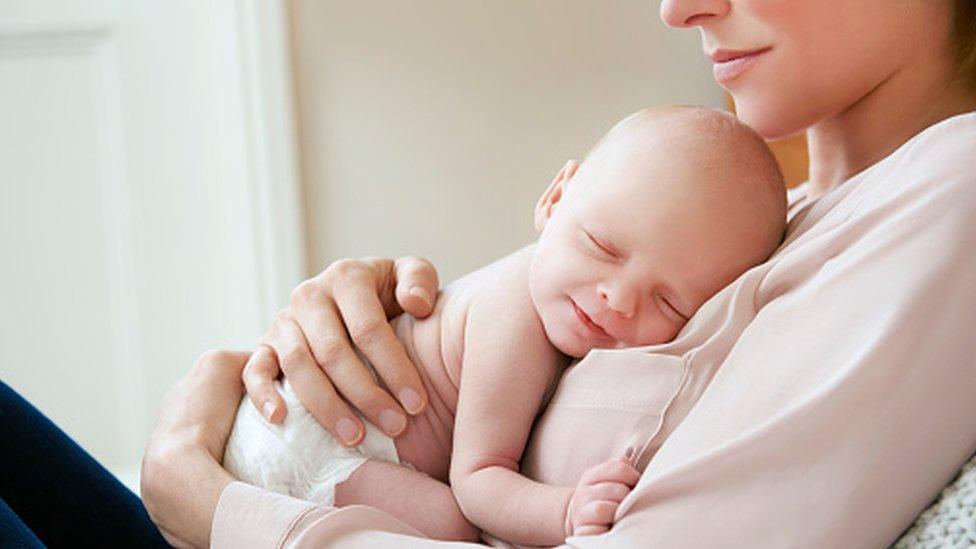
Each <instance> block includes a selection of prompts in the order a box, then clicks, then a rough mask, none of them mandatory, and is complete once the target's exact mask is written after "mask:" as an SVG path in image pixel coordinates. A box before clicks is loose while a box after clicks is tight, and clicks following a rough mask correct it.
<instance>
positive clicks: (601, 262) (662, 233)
mask: <svg viewBox="0 0 976 549" xmlns="http://www.w3.org/2000/svg"><path fill="white" fill-rule="evenodd" d="M536 226H537V227H538V228H539V229H540V230H541V231H542V235H541V236H540V238H539V242H538V244H537V247H536V249H535V252H534V254H533V260H532V266H531V268H530V276H529V278H530V282H529V283H530V291H531V293H532V299H533V303H534V304H535V306H536V310H537V311H538V312H539V315H540V318H542V320H543V325H544V326H545V328H546V333H547V335H548V336H549V339H550V341H552V342H553V343H554V344H555V345H556V346H557V348H559V349H560V350H561V351H562V352H564V353H566V354H568V355H571V356H582V355H583V354H585V352H586V351H588V350H589V349H592V348H594V347H608V346H610V347H630V346H637V345H647V344H652V343H662V342H665V341H670V340H671V339H672V338H674V337H675V335H677V333H678V331H679V330H681V328H682V327H683V326H684V324H685V322H687V320H688V319H689V318H691V316H692V315H694V313H695V311H696V310H697V309H698V308H699V307H700V306H701V305H702V304H703V303H704V302H705V301H707V300H708V299H709V298H710V297H711V296H712V295H714V294H715V293H717V292H718V291H720V290H721V289H722V288H724V287H726V286H727V285H728V284H730V283H731V282H732V281H733V280H735V279H736V278H738V277H739V276H740V275H741V274H742V273H744V272H745V271H747V270H748V269H750V268H752V267H754V266H756V265H758V264H760V263H763V262H764V261H766V259H768V258H769V256H770V255H771V254H772V253H773V252H774V251H775V250H776V248H777V247H779V245H780V243H781V242H782V239H783V235H784V231H785V226H786V189H785V186H784V185H783V177H782V175H781V174H780V171H779V167H778V165H777V164H776V160H775V159H774V158H773V155H772V153H771V152H770V150H769V148H768V147H767V146H766V143H765V142H764V141H763V140H762V138H761V137H759V135H758V134H756V133H755V132H754V131H752V130H751V129H749V128H748V127H747V126H745V125H743V124H742V123H740V122H739V121H738V120H737V119H736V118H735V117H734V116H732V115H730V114H727V113H723V112H720V111H716V110H712V109H706V108H702V107H665V108H655V109H644V110H642V111H639V112H637V113H635V114H633V115H631V116H629V117H627V118H626V119H624V120H622V121H621V122H620V123H618V124H617V125H615V126H614V127H613V128H612V129H611V130H610V131H609V132H608V133H607V135H606V136H604V137H603V139H601V140H600V141H599V143H597V145H596V146H594V147H593V149H592V150H591V151H590V153H589V154H588V155H587V156H586V158H585V159H584V161H583V162H582V163H581V164H578V165H577V164H576V163H575V162H573V161H570V162H567V164H566V166H564V167H563V169H562V170H561V171H560V172H559V174H557V175H556V177H555V179H554V180H553V182H552V183H550V185H549V188H548V189H547V190H546V192H545V193H544V194H543V196H542V198H540V200H539V203H538V204H537V206H536ZM575 308H578V309H579V310H582V311H583V312H585V313H586V315H588V316H589V317H590V318H591V319H592V320H593V321H594V322H596V323H597V324H598V325H599V326H601V327H602V329H603V330H604V331H605V333H600V332H597V333H596V334H595V335H594V332H593V330H590V329H587V328H585V327H582V326H581V325H580V324H579V322H580V321H579V320H578V316H579V315H578V311H577V312H574V311H576V309H575Z"/></svg>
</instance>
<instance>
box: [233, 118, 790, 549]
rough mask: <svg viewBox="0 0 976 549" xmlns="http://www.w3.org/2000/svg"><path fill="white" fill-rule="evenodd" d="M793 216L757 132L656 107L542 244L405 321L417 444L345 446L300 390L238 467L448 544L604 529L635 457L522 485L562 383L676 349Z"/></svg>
mask: <svg viewBox="0 0 976 549" xmlns="http://www.w3.org/2000/svg"><path fill="white" fill-rule="evenodd" d="M785 219H786V194H785V187H784V184H783V179H782V176H781V174H780V172H779V169H778V167H777V165H776V162H775V160H774V158H773V156H772V154H771V153H770V151H769V149H768V147H767V146H766V144H765V143H764V142H763V140H762V139H761V138H760V137H759V136H758V135H757V134H756V133H755V132H753V131H752V130H750V129H749V128H747V127H746V126H744V125H742V124H741V123H739V122H738V121H737V120H736V119H735V117H733V116H732V115H729V114H727V113H723V112H720V111H715V110H711V109H705V108H699V107H666V108H657V109H645V110H642V111H640V112H638V113H636V114H633V115H631V116H629V117H628V118H626V119H624V120H623V121H621V122H619V123H618V124H617V125H616V126H614V127H613V128H612V129H611V130H610V132H609V133H608V134H607V135H606V136H604V137H603V138H602V139H601V140H600V142H599V143H597V144H596V146H594V148H593V149H592V150H591V151H590V152H589V154H588V155H587V156H586V158H585V159H584V161H583V162H582V163H581V164H578V163H577V162H575V161H572V160H570V161H569V162H567V163H566V165H565V166H563V168H562V169H561V170H560V171H559V173H558V174H557V175H556V177H555V179H553V181H552V183H550V184H549V187H548V188H547V189H546V190H545V192H544V193H543V194H542V197H541V198H540V199H539V202H538V204H537V205H536V209H535V225H536V228H537V229H538V230H539V231H540V233H541V234H540V237H539V239H538V241H537V242H536V243H535V244H533V245H530V246H528V247H526V248H523V249H521V250H519V251H517V252H515V253H513V254H512V255H510V256H508V257H505V258H503V259H501V260H499V261H497V262H495V263H492V264H491V265H488V266H487V267H483V268H481V269H479V270H477V271H475V272H473V273H470V274H468V275H466V276H464V277H463V278H461V279H459V280H457V281H455V282H453V283H451V284H449V285H448V286H446V287H445V288H444V289H443V291H442V292H441V295H440V296H439V297H438V299H437V305H436V307H435V310H434V312H433V314H432V315H431V316H430V317H428V318H426V319H423V320H417V319H414V318H412V317H410V316H408V315H403V316H400V317H398V318H396V319H395V320H394V321H393V325H394V329H395V332H396V334H397V337H398V338H399V339H400V341H401V342H402V343H403V344H404V346H405V347H406V349H407V351H408V354H409V356H410V358H411V359H412V360H413V362H414V363H415V364H416V365H417V366H418V368H419V369H420V373H421V377H422V379H423V382H424V386H425V388H426V390H427V392H428V394H429V395H430V406H429V407H428V408H427V409H426V411H425V412H424V413H422V414H420V415H418V416H415V417H410V418H409V422H408V426H407V428H406V430H405V432H404V433H403V434H402V435H401V436H399V437H398V438H396V439H395V440H393V439H391V438H389V437H388V436H386V435H385V434H384V433H383V432H382V431H379V430H378V429H376V428H375V427H373V426H372V425H371V424H369V423H368V422H365V424H366V427H367V432H366V435H365V437H366V438H365V440H364V442H363V444H362V445H361V446H360V447H358V448H347V447H345V446H344V445H342V444H341V443H339V442H338V441H336V440H335V439H333V438H332V437H331V435H329V433H328V432H327V431H325V430H324V429H323V428H322V427H321V426H320V425H319V424H318V423H317V422H316V421H315V420H314V419H313V418H312V416H311V415H310V414H308V412H307V411H305V410H304V409H303V408H302V407H301V405H300V404H299V403H298V401H297V399H296V398H295V396H294V393H293V392H292V391H291V390H290V388H289V387H288V384H287V383H285V384H284V386H283V387H282V388H281V389H282V392H283V394H284V395H285V400H286V402H287V403H288V415H287V417H286V419H285V421H284V424H283V425H281V426H275V425H271V424H269V423H268V422H266V421H265V420H264V419H263V418H262V417H261V415H260V414H259V413H258V412H257V410H255V409H254V407H253V406H252V405H251V404H250V402H249V401H248V400H247V399H244V401H243V402H242V404H241V407H240V410H239V412H238V416H237V422H236V424H235V427H234V430H233V432H232V434H231V437H230V440H229V442H228V445H227V451H226V455H225V460H224V463H225V465H226V466H227V468H228V469H229V470H230V471H231V472H232V473H234V474H236V475H237V476H238V477H239V478H240V479H241V480H243V481H245V482H249V483H252V484H257V485H260V486H264V487H267V488H269V489H272V490H277V491H280V492H284V493H288V494H291V495H293V496H296V497H300V498H303V499H310V500H314V501H317V502H321V503H324V504H328V505H333V504H336V503H337V502H338V504H340V505H348V504H353V503H361V504H367V505H371V506H373V507H377V508H379V509H382V510H383V511H385V512H387V513H389V514H391V515H393V516H394V517H396V518H398V519H400V520H402V521H403V522H405V523H408V524H410V525H412V526H413V527H415V528H417V529H418V530H420V531H422V532H424V533H425V534H426V535H428V536H431V537H434V538H440V539H462V540H463V539H467V540H475V539H477V538H478V535H479V529H480V530H484V531H485V532H488V533H490V534H492V535H493V536H496V537H498V538H502V539H504V540H508V541H510V542H513V543H516V544H523V545H558V544H560V543H562V542H563V540H564V539H565V538H566V537H567V536H569V535H573V534H576V535H584V534H592V533H598V532H600V531H603V530H605V529H606V528H608V527H609V526H610V525H611V524H612V521H613V512H614V511H615V509H616V504H617V503H619V501H620V500H621V499H622V498H623V497H624V495H626V493H627V492H628V491H629V490H630V489H631V488H632V487H633V485H634V484H635V483H636V481H637V478H638V476H639V473H638V472H637V471H636V470H634V469H633V467H632V466H631V465H630V464H629V460H621V459H620V457H619V456H609V455H608V456H606V458H607V461H606V462H604V463H600V464H594V466H593V468H591V469H590V470H589V471H587V473H585V474H584V475H583V476H582V477H581V479H579V481H578V484H577V485H576V486H550V485H545V484H542V483H539V482H536V481H533V480H531V479H529V478H526V477H524V476H522V475H521V474H520V473H519V460H520V459H521V457H522V452H523V450H524V449H525V446H526V442H527V439H528V437H529V433H530V430H531V428H532V424H533V422H534V420H535V418H536V417H537V416H538V415H539V413H540V412H541V411H542V409H543V407H544V406H545V404H546V402H547V401H548V398H549V395H550V394H551V392H552V390H553V388H554V386H555V383H556V381H557V380H558V379H559V377H560V375H561V374H562V372H563V370H564V369H565V368H566V367H567V366H569V363H570V361H571V359H572V358H574V357H582V356H583V355H585V354H586V353H587V351H589V350H591V349H594V348H623V347H634V346H641V345H650V344H657V343H664V342H667V341H670V340H672V339H673V338H674V337H675V336H676V335H677V334H678V333H679V332H680V331H681V329H682V327H683V326H684V325H685V323H686V322H688V319H689V318H690V317H691V316H692V315H693V314H694V313H695V311H696V310H697V309H698V308H699V307H700V306H701V305H702V304H703V303H704V302H705V301H706V300H708V299H709V298H710V297H711V296H712V295H713V294H715V293H717V292H718V291H719V290H720V289H722V288H723V287H725V286H726V285H727V284H729V283H730V282H732V281H733V280H734V279H735V278H737V277H738V276H739V275H740V274H742V273H743V272H745V271H746V270H748V269H749V268H751V267H753V266H755V265H757V264H759V263H762V262H763V261H765V260H766V259H767V258H768V257H769V256H770V255H771V254H772V252H773V251H774V250H775V249H776V248H777V247H778V246H779V244H780V242H781V241H782V238H783V234H784V230H785ZM374 377H376V376H375V372H374ZM377 382H378V383H381V384H382V381H381V380H379V379H377ZM384 388H385V386H384ZM627 457H628V458H635V457H636V456H627ZM634 463H636V461H634ZM448 481H449V482H450V486H448V485H447V484H445V483H447V482H448ZM337 500H338V501H337ZM599 502H602V503H599ZM587 504H590V505H587Z"/></svg>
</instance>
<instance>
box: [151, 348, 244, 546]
mask: <svg viewBox="0 0 976 549" xmlns="http://www.w3.org/2000/svg"><path fill="white" fill-rule="evenodd" d="M249 356H250V353H243V352H234V351H210V352H207V353H204V354H203V356H201V357H200V358H199V359H198V360H197V364H196V366H195V367H194V368H193V370H192V371H190V373H189V374H187V375H186V377H184V378H183V379H181V380H180V381H178V382H177V383H176V384H175V385H174V386H173V387H172V388H171V389H170V390H169V392H168V393H167V394H166V397H165V398H164V399H163V403H162V407H161V411H160V414H159V419H158V420H157V422H156V428H155V429H154V430H153V433H152V436H151V437H150V439H149V444H148V445H147V447H146V454H145V456H144V457H143V460H142V478H141V490H140V491H141V492H142V498H143V502H144V503H145V505H146V509H148V510H149V516H150V517H151V518H152V520H153V522H155V523H156V525H157V526H158V527H159V530H160V531H161V532H162V534H163V536H164V537H165V538H166V541H168V542H169V543H171V544H173V545H176V546H195V547H206V546H207V545H209V542H210V528H211V523H212V522H213V515H214V511H215V510H216V508H217V501H218V500H219V499H220V494H221V492H223V490H224V488H225V487H226V486H227V485H228V484H230V483H231V482H232V481H233V480H234V478H233V477H232V476H231V475H230V473H228V472H227V471H226V470H224V469H223V468H222V467H221V466H220V463H221V462H222V461H223V455H224V446H225V445H226V444H227V437H228V436H229V435H230V430H231V427H232V426H233V424H234V418H235V417H236V415H237V409H238V407H239V406H240V403H241V396H242V395H243V394H244V386H243V384H242V382H241V374H242V372H243V370H244V364H245V363H246V362H247V359H248V357H249Z"/></svg>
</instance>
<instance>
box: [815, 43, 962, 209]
mask: <svg viewBox="0 0 976 549" xmlns="http://www.w3.org/2000/svg"><path fill="white" fill-rule="evenodd" d="M950 65H951V64H950V63H949V62H932V60H919V62H917V63H916V64H915V65H914V66H912V67H908V68H907V69H904V70H901V71H899V72H896V73H895V74H893V75H892V76H891V77H889V78H888V79H887V80H885V81H884V82H882V83H881V84H879V85H878V86H877V87H875V88H874V89H873V90H871V92H869V93H868V94H867V95H865V96H864V97H862V98H861V99H860V100H858V101H857V102H856V103H855V104H853V105H851V106H850V107H848V108H847V109H845V110H844V111H842V112H841V113H839V114H837V115H836V116H833V117H831V118H829V119H827V120H825V121H823V122H820V123H819V124H817V125H815V126H812V127H811V128H810V129H809V130H807V142H808V147H809V152H810V185H809V187H808V190H807V196H808V197H809V198H816V197H818V196H820V195H822V194H823V193H825V192H827V191H829V190H830V189H832V188H833V187H835V186H837V185H838V184H840V183H842V182H844V181H846V180H847V179H849V178H850V177H851V176H853V175H854V174H856V173H858V172H860V171H862V170H864V169H866V168H868V167H870V166H871V165H873V164H875V163H876V162H878V161H880V160H881V159H883V158H884V157H886V156H888V155H889V154H891V153H892V152H894V151H895V149H897V148H898V147H899V146H901V145H902V144H903V143H905V142H906V141H908V140H909V139H911V137H912V136H914V135H916V134H917V133H919V132H920V131H922V130H924V129H925V128H927V127H929V126H931V125H932V124H935V123H937V122H939V121H940V120H944V119H946V118H949V117H951V116H954V115H956V114H960V113H964V112H968V111H972V110H976V91H974V90H973V86H972V84H971V82H970V81H967V80H964V79H961V78H952V77H951V76H950V75H952V74H953V72H954V71H955V69H954V67H952V66H950Z"/></svg>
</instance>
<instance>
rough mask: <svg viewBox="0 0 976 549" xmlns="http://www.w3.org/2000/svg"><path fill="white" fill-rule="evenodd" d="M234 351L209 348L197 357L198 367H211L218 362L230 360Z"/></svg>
mask: <svg viewBox="0 0 976 549" xmlns="http://www.w3.org/2000/svg"><path fill="white" fill-rule="evenodd" d="M232 356H233V353H231V352H230V351H227V350H225V349H209V350H207V351H204V352H203V353H202V354H201V355H200V356H199V357H197V363H196V364H197V367H198V368H211V367H213V366H215V365H218V364H223V363H225V362H227V361H228V360H230V358H231V357H232Z"/></svg>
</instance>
